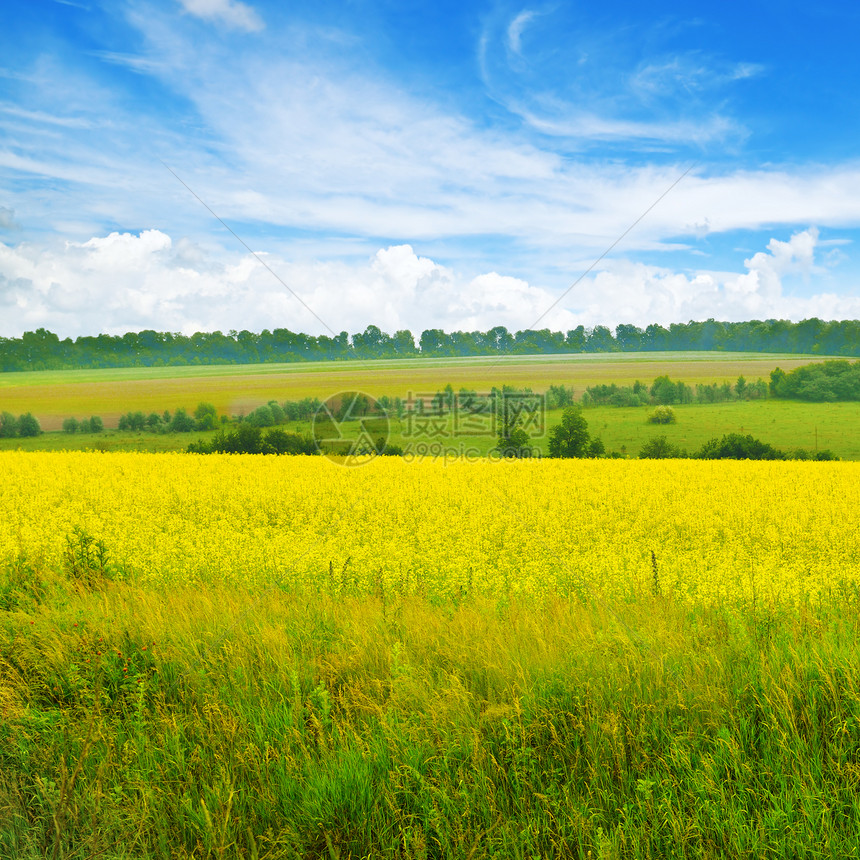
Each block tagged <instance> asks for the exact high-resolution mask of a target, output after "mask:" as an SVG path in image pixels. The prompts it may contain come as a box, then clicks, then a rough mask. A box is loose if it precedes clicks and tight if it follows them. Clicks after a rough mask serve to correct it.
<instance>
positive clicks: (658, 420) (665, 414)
mask: <svg viewBox="0 0 860 860" xmlns="http://www.w3.org/2000/svg"><path fill="white" fill-rule="evenodd" d="M648 423H649V424H677V423H678V419H677V418H676V417H675V410H674V409H673V408H672V407H671V406H658V407H657V408H656V409H654V411H653V412H652V413H651V414H650V415H649V416H648Z"/></svg>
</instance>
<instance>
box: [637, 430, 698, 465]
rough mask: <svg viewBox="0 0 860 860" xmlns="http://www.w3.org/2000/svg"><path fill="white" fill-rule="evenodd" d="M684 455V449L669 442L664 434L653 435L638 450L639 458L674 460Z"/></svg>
mask: <svg viewBox="0 0 860 860" xmlns="http://www.w3.org/2000/svg"><path fill="white" fill-rule="evenodd" d="M686 456H687V455H686V453H685V452H684V451H682V450H681V449H680V448H679V447H677V446H676V445H673V444H672V443H671V442H669V440H668V439H667V438H666V437H665V436H654V437H653V438H651V439H649V440H648V441H647V442H646V443H645V444H644V445H643V446H642V449H641V450H640V451H639V459H641V460H675V459H678V458H680V457H686Z"/></svg>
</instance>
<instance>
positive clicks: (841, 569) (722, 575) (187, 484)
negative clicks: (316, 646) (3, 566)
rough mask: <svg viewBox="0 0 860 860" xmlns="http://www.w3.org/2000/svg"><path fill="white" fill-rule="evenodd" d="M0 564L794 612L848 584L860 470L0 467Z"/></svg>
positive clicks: (87, 461)
mask: <svg viewBox="0 0 860 860" xmlns="http://www.w3.org/2000/svg"><path fill="white" fill-rule="evenodd" d="M0 486H2V497H0V563H4V562H6V561H10V560H13V559H16V558H19V557H21V556H26V557H27V558H28V559H29V560H30V561H31V562H34V563H37V564H40V565H45V566H56V567H60V566H61V564H62V559H63V552H64V549H65V548H66V545H67V537H68V536H69V535H71V534H72V533H73V530H74V529H75V528H81V529H84V530H85V531H86V532H87V533H88V534H90V535H92V536H93V537H95V538H96V539H99V540H102V541H104V543H105V544H106V545H107V548H108V551H109V552H110V555H111V559H112V561H113V563H114V564H115V565H116V566H117V568H118V569H120V570H121V571H122V572H123V573H122V574H121V575H125V576H129V577H135V578H137V579H139V580H140V581H144V582H145V581H151V582H163V583H172V582H188V581H195V580H216V579H217V580H227V581H230V582H235V583H237V584H243V585H247V586H249V587H254V588H258V587H260V586H267V585H270V584H274V583H278V584H281V585H284V586H287V587H290V588H299V589H307V590H314V589H321V590H326V591H331V592H334V593H338V592H340V591H342V590H356V589H357V590H360V591H380V590H381V591H382V593H383V594H388V595H393V594H395V593H403V592H405V593H414V592H416V591H421V592H424V593H427V594H428V595H434V594H438V595H458V594H460V593H467V592H476V593H482V594H487V595H498V596H500V597H501V596H505V595H515V594H531V593H545V592H552V591H558V592H560V593H563V594H568V593H579V594H581V595H583V596H585V595H587V594H599V595H602V596H604V597H613V598H621V597H623V596H625V595H627V594H630V593H647V592H650V591H651V590H652V589H653V588H654V587H655V571H654V566H653V564H652V555H651V553H652V551H653V553H654V557H655V559H656V568H657V569H656V574H657V576H656V578H657V582H658V583H659V587H660V589H661V591H662V592H663V593H665V594H672V595H674V596H675V597H676V598H677V599H690V600H700V601H706V602H710V601H711V600H717V601H729V600H734V599H736V598H742V599H747V600H751V599H755V600H756V601H758V602H759V603H760V605H767V604H786V603H793V602H795V601H797V600H798V599H803V598H804V596H806V595H809V596H811V597H813V598H814V597H815V595H816V594H817V593H818V592H819V591H823V592H825V593H827V592H828V591H832V592H833V593H834V594H836V593H838V591H839V589H844V588H850V589H852V591H853V588H854V587H855V584H856V583H857V582H858V580H860V564H858V562H860V550H858V538H857V535H858V533H860V463H813V462H776V463H767V462H729V461H715V462H708V461H619V460H568V461H551V460H544V461H509V462H494V461H490V460H486V461H479V462H471V463H469V462H453V463H452V462H448V463H447V464H443V463H441V462H432V461H425V462H413V463H406V462H403V461H402V460H401V459H399V458H394V457H391V458H378V459H376V460H374V461H372V462H370V463H368V464H366V465H364V466H361V467H359V468H344V467H342V466H338V465H335V464H333V463H332V462H330V461H328V460H326V459H324V458H322V457H308V458H302V457H248V456H217V455H213V456H191V455H179V454H177V455H169V454H97V453H38V454H35V453H21V452H7V453H3V454H0Z"/></svg>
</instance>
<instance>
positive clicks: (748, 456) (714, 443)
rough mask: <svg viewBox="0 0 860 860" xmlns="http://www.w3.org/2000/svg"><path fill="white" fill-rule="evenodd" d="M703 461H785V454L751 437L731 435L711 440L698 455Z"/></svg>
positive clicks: (738, 434)
mask: <svg viewBox="0 0 860 860" xmlns="http://www.w3.org/2000/svg"><path fill="white" fill-rule="evenodd" d="M696 456H697V457H698V458H699V459H701V460H784V459H785V454H784V453H783V452H782V451H779V450H777V449H776V448H774V447H773V445H769V444H768V443H767V442H762V441H761V440H760V439H755V438H753V436H751V435H747V436H741V435H740V433H729V434H728V435H727V436H723V438H722V439H711V440H710V441H708V442H705V444H704V445H703V446H702V448H701V450H700V451H699V453H698V454H697V455H696Z"/></svg>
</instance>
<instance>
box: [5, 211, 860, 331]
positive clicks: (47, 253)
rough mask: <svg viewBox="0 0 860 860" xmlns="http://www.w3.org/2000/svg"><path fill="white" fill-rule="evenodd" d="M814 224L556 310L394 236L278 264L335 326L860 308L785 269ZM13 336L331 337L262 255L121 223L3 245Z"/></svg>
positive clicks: (617, 276)
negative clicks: (84, 236) (346, 255)
mask: <svg viewBox="0 0 860 860" xmlns="http://www.w3.org/2000/svg"><path fill="white" fill-rule="evenodd" d="M817 245H818V236H817V231H816V230H815V229H814V228H810V229H808V230H804V231H801V232H799V233H796V234H794V235H793V236H792V237H791V238H790V239H789V240H788V241H782V240H777V239H773V240H771V242H770V243H769V244H768V246H767V250H766V251H762V252H759V253H757V254H754V255H753V256H752V257H751V258H749V259H747V260H745V261H744V265H745V268H746V271H745V272H716V271H706V270H703V271H700V272H696V273H680V272H673V271H671V270H669V269H664V268H659V267H655V266H646V265H643V264H641V263H632V262H629V261H625V260H620V261H615V262H612V263H610V264H609V265H607V267H606V268H605V269H604V270H603V271H600V272H598V273H596V274H595V275H593V276H590V277H588V278H586V279H584V280H583V281H582V282H581V283H580V284H578V285H577V287H576V288H575V289H573V290H572V291H571V292H570V293H569V294H567V295H566V296H565V297H564V298H563V299H562V301H561V302H560V303H559V306H558V307H557V308H555V309H554V310H553V311H552V312H550V313H549V314H548V315H547V316H546V318H544V319H540V318H541V316H542V314H543V313H544V312H545V311H546V309H547V308H549V307H550V306H551V305H552V303H553V302H554V301H555V299H556V298H557V294H554V293H553V292H551V291H550V290H547V289H545V288H542V287H539V286H535V285H532V284H529V283H528V282H527V281H525V280H523V279H520V278H515V277H511V276H507V275H503V274H499V273H498V272H486V273H483V274H479V275H477V276H473V277H471V276H465V275H463V274H461V273H459V272H457V271H455V270H453V269H451V268H449V267H446V266H443V265H440V264H439V263H437V262H435V261H434V260H432V259H430V258H428V257H423V256H419V255H418V254H416V253H415V251H414V250H413V248H412V247H411V246H409V245H396V246H389V247H387V248H384V249H380V250H379V251H377V252H376V253H375V254H374V255H373V256H372V257H371V258H370V259H367V260H365V261H364V262H360V263H356V264H346V263H332V262H325V263H320V262H308V263H295V262H288V261H285V260H282V259H279V258H277V257H275V256H267V258H266V262H267V264H268V265H269V266H271V268H272V269H273V270H274V271H275V272H277V273H278V275H279V276H280V277H281V278H283V280H284V281H285V282H286V283H287V284H289V285H290V288H291V289H293V290H295V292H296V293H297V294H298V295H300V296H301V297H302V299H303V300H304V301H305V302H306V303H307V305H308V306H309V307H310V308H312V309H313V311H314V312H315V313H316V314H318V315H319V316H320V317H321V318H322V319H323V320H324V321H325V323H326V324H327V325H328V326H329V327H330V328H331V329H332V330H333V331H335V332H339V331H341V330H346V331H348V332H350V333H355V332H358V331H363V330H364V328H365V327H366V326H367V325H369V324H374V325H378V326H379V327H380V328H382V329H383V330H384V331H388V332H391V333H393V332H394V331H396V330H397V329H401V328H408V329H410V330H411V331H412V332H413V333H414V334H415V335H416V336H418V335H420V333H421V331H422V330H424V329H425V328H442V329H444V330H446V331H455V330H474V329H481V330H486V329H488V328H490V327H492V326H494V325H505V326H507V327H508V328H509V329H511V330H517V329H523V328H530V327H533V326H535V324H536V322H537V320H538V319H540V323H539V325H538V326H537V327H539V328H544V327H548V328H552V329H555V330H562V331H566V330H568V329H570V328H573V327H575V326H576V325H579V324H583V325H595V324H604V325H610V326H613V327H614V326H615V325H617V324H619V323H622V322H625V323H635V324H637V325H642V326H645V325H648V324H650V323H661V324H664V325H668V324H669V323H672V322H686V321H688V320H691V319H706V318H708V317H714V318H715V319H721V320H746V319H754V318H759V319H766V318H787V319H794V320H798V319H802V318H806V317H810V316H819V317H822V318H825V319H846V318H860V296H836V295H834V294H832V293H819V294H816V295H812V296H809V297H806V298H803V297H798V296H793V295H790V294H789V293H788V292H787V291H786V289H785V288H784V279H785V278H786V277H787V276H792V275H794V274H802V273H804V272H815V271H816V270H817V267H816V263H815V250H816V247H817ZM0 307H2V309H3V312H2V315H0V320H2V323H0V336H19V335H20V334H21V332H23V331H25V330H31V329H35V328H38V327H40V326H44V327H46V328H49V329H51V330H52V331H56V332H57V333H59V334H60V335H61V336H76V335H79V334H94V333H98V332H103V331H104V332H109V333H124V332H126V331H137V330H141V329H146V328H152V329H156V330H161V331H183V332H186V333H192V332H193V331H195V330H206V331H214V330H221V331H227V330H230V329H243V328H246V329H249V330H251V331H260V330H262V329H264V328H268V329H272V328H278V327H283V328H289V329H292V330H293V331H304V332H307V333H312V334H322V333H327V332H326V331H325V330H324V329H323V327H322V326H321V325H320V324H319V322H318V321H317V320H316V319H315V318H314V317H313V316H312V315H311V314H310V313H309V312H308V311H307V310H306V309H305V308H304V307H303V306H302V305H301V303H300V302H298V301H297V300H296V298H295V297H294V296H292V295H291V294H290V292H289V291H287V290H286V289H284V287H283V286H282V285H281V284H280V283H279V282H278V281H277V280H276V279H275V278H273V277H272V275H271V273H270V272H268V271H266V269H265V268H264V267H263V266H262V265H261V264H260V262H259V261H258V260H257V259H255V258H254V256H253V255H251V254H243V255H236V254H228V253H224V252H218V251H214V250H206V249H203V248H201V247H199V246H197V245H194V244H193V243H191V242H189V241H188V240H185V239H180V240H179V241H176V242H174V241H172V240H171V237H169V236H168V235H166V234H165V233H163V232H162V231H159V230H145V231H142V232H141V233H140V234H139V235H133V234H129V233H111V234H110V235H108V236H101V237H94V238H92V239H90V240H89V241H87V242H83V243H66V245H65V247H63V248H57V249H53V250H48V249H38V248H35V247H34V246H32V245H29V244H21V245H19V246H17V247H11V246H6V245H3V244H0Z"/></svg>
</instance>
